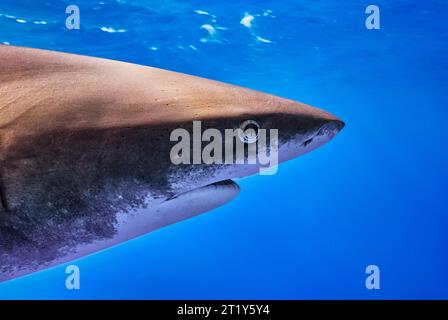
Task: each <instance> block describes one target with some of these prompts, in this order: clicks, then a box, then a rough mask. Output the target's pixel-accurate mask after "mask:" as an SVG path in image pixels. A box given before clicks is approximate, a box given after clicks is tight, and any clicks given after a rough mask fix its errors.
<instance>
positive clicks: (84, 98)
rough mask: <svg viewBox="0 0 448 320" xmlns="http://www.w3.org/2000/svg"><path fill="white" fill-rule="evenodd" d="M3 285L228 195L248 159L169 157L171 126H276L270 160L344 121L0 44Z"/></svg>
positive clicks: (209, 85)
mask: <svg viewBox="0 0 448 320" xmlns="http://www.w3.org/2000/svg"><path fill="white" fill-rule="evenodd" d="M0 61H1V64H0V281H5V280H9V279H13V278H17V277H19V276H23V275H26V274H30V273H33V272H36V271H39V270H42V269H46V268H49V267H51V266H55V265H58V264H61V263H65V262H67V261H71V260H73V259H76V258H79V257H82V256H86V255H89V254H92V253H94V252H97V251H99V250H102V249H105V248H108V247H110V246H113V245H115V244H118V243H121V242H124V241H127V240H129V239H132V238H135V237H138V236H140V235H143V234H146V233H148V232H151V231H153V230H157V229H159V228H162V227H164V226H167V225H170V224H172V223H176V222H178V221H182V220H185V219H188V218H191V217H193V216H196V215H198V214H201V213H204V212H207V211H210V210H212V209H214V208H216V207H219V206H222V205H224V204H225V203H227V202H229V201H230V200H232V199H233V198H234V197H235V196H236V195H237V194H238V192H239V187H238V186H237V185H236V183H234V182H233V181H231V179H234V178H240V177H246V176H249V175H253V174H256V173H257V172H259V170H260V168H261V164H260V163H255V164H225V165H223V164H185V165H184V164H182V165H175V164H173V163H172V161H171V159H170V150H171V148H172V147H173V145H174V144H175V142H172V141H170V134H171V132H172V131H173V130H174V129H176V128H184V129H186V130H188V131H189V132H191V131H192V126H193V125H192V123H193V121H201V123H202V127H203V129H204V130H205V129H207V128H214V129H216V130H219V132H221V133H223V136H224V131H225V129H232V128H239V127H240V126H241V124H242V123H244V122H245V121H247V120H252V121H256V122H257V123H258V124H259V125H260V127H261V128H264V129H267V130H269V129H278V141H279V144H278V161H279V162H284V161H288V160H290V159H293V158H296V157H298V156H300V155H302V154H305V153H307V152H310V151H312V150H314V149H316V148H318V147H320V146H321V145H323V144H325V143H326V142H328V141H330V140H331V139H332V138H333V137H334V136H335V135H336V134H337V133H339V131H340V130H341V129H342V128H343V126H344V123H343V122H342V121H341V120H340V119H338V118H337V117H335V116H333V115H331V114H329V113H327V112H325V111H323V110H320V109H317V108H314V107H311V106H308V105H305V104H302V103H299V102H295V101H292V100H288V99H284V98H280V97H276V96H273V95H269V94H265V93H261V92H257V91H254V90H250V89H246V88H241V87H237V86H233V85H229V84H224V83H220V82H217V81H213V80H208V79H203V78H199V77H195V76H191V75H186V74H181V73H176V72H172V71H167V70H161V69H157V68H151V67H146V66H140V65H135V64H130V63H125V62H119V61H112V60H107V59H100V58H92V57H85V56H80V55H73V54H66V53H60V52H53V51H45V50H38V49H31V48H21V47H13V46H0Z"/></svg>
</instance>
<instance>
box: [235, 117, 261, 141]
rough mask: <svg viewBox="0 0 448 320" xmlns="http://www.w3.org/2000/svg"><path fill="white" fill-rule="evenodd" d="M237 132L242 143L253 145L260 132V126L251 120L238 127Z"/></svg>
mask: <svg viewBox="0 0 448 320" xmlns="http://www.w3.org/2000/svg"><path fill="white" fill-rule="evenodd" d="M239 129H240V130H238V136H239V138H240V140H241V141H243V142H244V143H253V142H256V141H257V140H258V132H259V131H260V125H259V124H258V123H257V122H256V121H253V120H247V121H244V122H243V123H242V124H241V125H240V128H239Z"/></svg>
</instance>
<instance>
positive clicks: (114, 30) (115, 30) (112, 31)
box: [100, 27, 127, 33]
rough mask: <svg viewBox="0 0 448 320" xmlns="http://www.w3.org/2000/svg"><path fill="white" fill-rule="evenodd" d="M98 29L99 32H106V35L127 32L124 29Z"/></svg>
mask: <svg viewBox="0 0 448 320" xmlns="http://www.w3.org/2000/svg"><path fill="white" fill-rule="evenodd" d="M100 29H101V31H104V32H108V33H123V32H127V30H126V29H114V28H112V27H101V28H100Z"/></svg>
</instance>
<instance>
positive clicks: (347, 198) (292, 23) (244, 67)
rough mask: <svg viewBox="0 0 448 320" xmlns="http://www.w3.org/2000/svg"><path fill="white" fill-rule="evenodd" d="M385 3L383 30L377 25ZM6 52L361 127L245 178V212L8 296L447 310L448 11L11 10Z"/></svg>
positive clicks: (52, 275)
mask: <svg viewBox="0 0 448 320" xmlns="http://www.w3.org/2000/svg"><path fill="white" fill-rule="evenodd" d="M370 4H375V5H377V6H378V7H379V8H380V13H381V20H380V21H381V29H380V30H368V29H367V28H366V27H365V20H366V18H367V16H368V15H367V14H366V13H365V9H366V7H367V6H368V5H370ZM68 5H77V6H78V7H79V8H80V12H81V28H80V30H68V29H67V28H66V27H65V20H66V18H67V16H68V14H66V13H65V9H66V7H67V6H68ZM0 43H3V44H10V45H19V46H27V47H35V48H43V49H50V50H58V51H64V52H72V53H78V54H83V55H90V56H97V57H103V58H110V59H116V60H122V61H127V62H132V63H138V64H143V65H149V66H154V67H159V68H164V69H169V70H174V71H179V72H184V73H188V74H193V75H197V76H201V77H206V78H211V79H215V80H219V81H223V82H228V83H232V84H235V85H240V86H244V87H249V88H252V89H256V90H260V91H264V92H268V93H272V94H275V95H279V96H283V97H287V98H290V99H294V100H298V101H301V102H304V103H307V104H311V105H313V106H317V107H320V108H323V109H325V110H327V111H329V112H331V113H333V114H335V115H337V116H339V117H340V118H341V119H343V120H344V121H345V123H346V127H345V128H344V130H343V131H342V132H341V133H340V134H339V135H338V136H337V137H336V138H335V139H334V140H333V141H331V142H330V143H328V144H327V145H325V146H324V147H322V148H320V149H318V150H316V151H314V152H312V153H310V154H307V155H305V156H303V157H300V158H298V159H295V160H293V161H290V162H288V163H285V164H282V165H280V167H279V170H278V172H277V174H275V175H272V176H253V177H249V178H245V179H241V180H238V181H237V183H238V184H239V185H240V186H241V193H240V195H239V196H238V197H237V198H236V199H235V200H233V201H232V202H230V203H229V204H227V205H225V206H223V207H221V208H218V209H215V210H213V211H211V212H208V213H206V214H203V215H200V216H198V217H195V218H193V219H190V220H187V221H183V222H181V223H178V224H175V225H171V226H169V227H166V228H163V229H161V230H158V231H156V232H153V233H150V234H147V235H145V236H143V237H140V238H138V239H135V240H132V241H129V242H126V243H124V244H121V245H119V246H117V247H114V248H110V249H108V250H106V251H103V252H100V253H98V254H95V255H92V256H89V257H86V258H83V259H80V260H77V261H75V262H71V263H68V264H66V265H62V266H59V267H55V268H52V269H50V270H46V271H43V272H39V273H36V274H33V275H30V276H26V277H23V278H20V279H16V280H12V281H9V282H5V283H1V284H0V298H1V299H17V298H19V299H22V298H25V299H27V298H30V299H91V298H99V299H116V298H123V299H127V298H135V299H319V298H320V299H346V298H349V299H392V298H394V299H417V298H421V299H441V298H445V299H447V298H448V272H447V271H448V248H447V247H448V216H447V214H448V209H447V208H448V191H447V190H448V166H447V164H448V150H447V146H448V144H447V141H448V133H447V130H448V109H447V108H448V95H447V92H448V87H447V83H448V82H447V80H448V50H447V49H448V1H440V0H439V1H435V0H432V1H423V0H421V1H418V0H409V1H401V0H391V1H383V0H381V1H379V0H372V1H370V0H369V1H353V0H352V1H335V0H331V1H330V0H326V1H315V0H306V1H277V0H267V1H250V2H249V1H205V0H204V1H199V0H198V1H172V0H168V1H153V0H145V1H136V0H121V1H119V0H117V1H113V0H102V1H97V0H96V1H86V0H84V1H75V0H70V1H55V0H46V1H38V0H36V1H31V0H29V1H24V0H14V1H9V0H0ZM0 68H1V61H0ZM69 264H76V265H77V266H79V267H80V270H81V289H80V290H72V291H70V290H67V289H66V287H65V279H66V277H67V275H66V274H65V267H66V266H67V265H69ZM368 265H377V266H378V267H379V268H380V271H381V282H380V283H381V288H380V289H379V290H367V289H366V286H365V280H366V277H367V276H368V275H367V274H366V273H365V269H366V267H367V266H368Z"/></svg>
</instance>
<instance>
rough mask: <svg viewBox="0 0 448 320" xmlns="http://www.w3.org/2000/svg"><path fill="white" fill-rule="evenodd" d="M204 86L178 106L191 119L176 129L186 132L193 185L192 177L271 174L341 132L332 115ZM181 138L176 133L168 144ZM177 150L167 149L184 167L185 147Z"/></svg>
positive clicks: (257, 95) (211, 178)
mask: <svg viewBox="0 0 448 320" xmlns="http://www.w3.org/2000/svg"><path fill="white" fill-rule="evenodd" d="M207 86H208V87H207ZM207 86H205V87H206V88H204V86H202V88H203V89H208V90H207V91H203V92H202V94H194V95H190V96H189V97H188V98H187V99H186V100H187V101H185V102H182V103H181V105H188V110H189V112H190V113H189V114H190V115H191V118H190V119H189V120H190V121H189V126H188V127H187V128H184V129H180V130H186V131H188V132H189V137H190V140H189V143H190V144H189V146H190V148H189V150H188V153H189V154H188V156H189V159H190V163H187V164H192V166H187V167H188V175H189V176H190V177H191V180H192V181H195V180H196V179H197V175H201V176H202V177H204V176H206V177H207V181H206V182H207V183H209V182H210V183H213V182H216V181H222V180H227V179H232V178H236V177H245V176H248V175H252V174H255V173H257V172H260V173H261V174H273V173H275V172H276V170H277V165H278V164H279V163H281V162H284V161H287V160H290V159H293V158H296V157H298V156H300V155H302V154H305V153H308V152H310V151H312V150H314V149H316V148H318V147H320V146H322V145H323V144H325V143H326V142H328V141H330V140H331V139H332V138H333V137H334V136H336V135H337V134H338V133H339V132H340V130H341V129H342V128H343V127H344V122H342V121H341V120H340V119H339V118H337V117H336V116H333V115H331V114H330V113H328V112H325V111H323V110H320V109H318V108H315V107H311V106H309V105H306V104H303V103H299V102H295V101H292V100H288V99H284V98H280V97H276V96H273V95H269V94H265V93H261V92H257V91H253V90H248V89H244V88H239V87H234V86H228V85H223V84H218V83H217V84H215V85H213V84H209V83H207ZM192 97H194V98H192ZM180 138H181V135H180V131H178V132H175V133H174V135H173V136H172V139H171V140H172V141H175V142H177V141H179V140H181V139H180ZM179 146H180V144H179V145H177V146H175V147H174V148H173V149H172V153H171V156H172V159H173V160H174V162H176V161H177V162H178V163H180V165H182V164H186V163H182V156H185V154H182V151H183V150H185V149H188V148H183V150H180V149H179V148H178V147H179ZM186 159H187V157H185V158H183V160H186ZM187 162H188V161H187ZM271 167H272V168H271ZM267 169H270V170H267ZM204 173H205V174H204Z"/></svg>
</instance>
